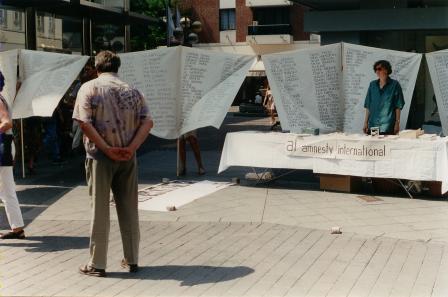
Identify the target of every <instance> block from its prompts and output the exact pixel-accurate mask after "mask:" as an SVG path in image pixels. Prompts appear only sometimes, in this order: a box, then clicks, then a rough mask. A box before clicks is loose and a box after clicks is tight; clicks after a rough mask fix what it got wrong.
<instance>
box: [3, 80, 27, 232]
mask: <svg viewBox="0 0 448 297" xmlns="http://www.w3.org/2000/svg"><path fill="white" fill-rule="evenodd" d="M4 86H5V78H4V76H3V73H1V72H0V92H1V91H3V88H4ZM12 142H13V135H12V120H11V114H10V110H9V107H8V103H7V102H6V100H5V98H3V96H2V95H1V94H0V199H1V200H2V201H3V204H4V205H5V210H6V215H7V217H8V221H9V225H10V226H11V231H10V232H8V233H5V234H2V235H1V236H0V238H1V239H24V238H25V231H24V230H23V227H24V225H25V224H24V223H23V218H22V213H21V211H20V206H19V201H18V199H17V194H16V184H15V182H14V175H13V171H12V165H13V156H12Z"/></svg>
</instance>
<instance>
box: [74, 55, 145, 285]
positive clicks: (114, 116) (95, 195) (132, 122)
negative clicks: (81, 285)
mask: <svg viewBox="0 0 448 297" xmlns="http://www.w3.org/2000/svg"><path fill="white" fill-rule="evenodd" d="M95 64H96V65H95V66H96V69H97V72H98V78H96V79H93V80H91V81H89V82H87V83H85V84H83V85H82V86H81V88H80V89H79V92H78V95H77V98H76V103H75V107H74V112H73V119H75V120H76V121H78V122H79V124H80V127H81V129H82V131H83V132H84V145H85V150H86V177H87V183H88V187H89V194H90V196H91V198H92V211H93V214H92V224H91V234H90V260H89V262H88V263H87V264H86V265H83V266H81V267H80V268H79V272H80V273H82V274H85V275H89V276H98V277H104V276H106V264H107V247H108V243H109V229H110V213H109V195H110V194H109V193H110V190H112V193H113V195H114V199H115V205H116V209H117V215H118V222H119V225H120V231H121V238H122V243H123V253H124V258H123V260H122V261H121V266H122V267H123V268H124V269H126V270H127V271H129V272H137V271H138V252H139V242H140V231H139V220H138V208H137V206H138V199H137V198H138V197H137V195H138V192H137V190H138V189H137V186H138V181H137V159H136V154H135V152H136V150H137V149H138V148H139V147H140V145H141V144H142V143H143V142H144V141H145V139H146V137H147V136H148V135H149V132H150V130H151V128H152V127H153V121H152V119H151V115H150V112H149V109H148V107H147V105H146V102H145V98H144V97H143V95H142V93H141V92H139V91H138V90H136V89H134V88H132V87H130V86H129V85H128V84H127V83H125V82H123V81H121V80H120V79H119V77H118V75H117V72H118V69H119V67H120V64H121V62H120V58H119V57H118V55H116V54H114V53H112V52H110V51H103V52H100V53H99V54H98V55H97V56H96V59H95Z"/></svg>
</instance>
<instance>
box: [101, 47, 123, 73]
mask: <svg viewBox="0 0 448 297" xmlns="http://www.w3.org/2000/svg"><path fill="white" fill-rule="evenodd" d="M120 65H121V61H120V57H119V56H118V55H117V54H115V53H113V52H111V51H102V52H100V53H99V54H98V55H96V57H95V67H96V70H97V71H98V72H101V73H104V72H115V73H117V72H118V68H120Z"/></svg>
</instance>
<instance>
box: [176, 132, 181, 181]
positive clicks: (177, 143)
mask: <svg viewBox="0 0 448 297" xmlns="http://www.w3.org/2000/svg"><path fill="white" fill-rule="evenodd" d="M179 143H180V141H179V138H178V139H177V140H176V146H177V155H176V176H179V175H180V158H179V153H180V150H179Z"/></svg>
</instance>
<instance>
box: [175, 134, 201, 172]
mask: <svg viewBox="0 0 448 297" xmlns="http://www.w3.org/2000/svg"><path fill="white" fill-rule="evenodd" d="M187 141H188V142H189V143H190V146H191V149H192V150H193V154H194V158H195V160H196V164H197V166H198V174H199V175H204V174H205V169H204V165H203V164H202V158H201V150H200V148H199V142H198V137H197V135H196V130H193V131H190V132H188V133H185V134H184V135H181V136H180V137H179V160H180V168H179V172H178V174H177V175H178V176H183V175H185V174H187V150H186V145H187Z"/></svg>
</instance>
